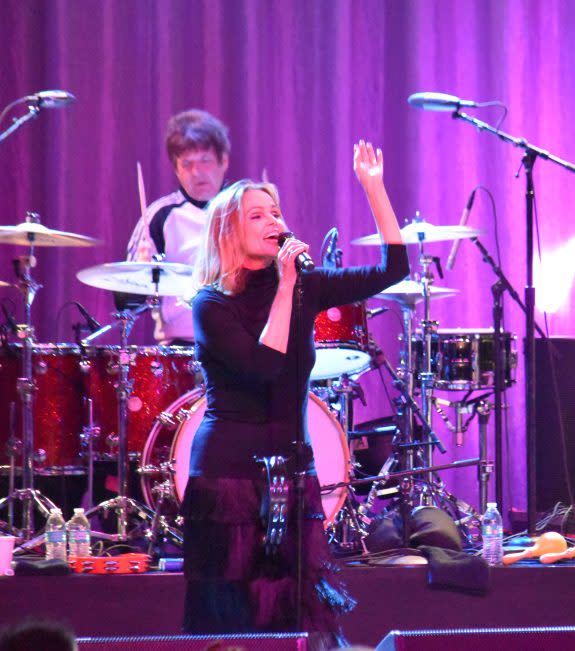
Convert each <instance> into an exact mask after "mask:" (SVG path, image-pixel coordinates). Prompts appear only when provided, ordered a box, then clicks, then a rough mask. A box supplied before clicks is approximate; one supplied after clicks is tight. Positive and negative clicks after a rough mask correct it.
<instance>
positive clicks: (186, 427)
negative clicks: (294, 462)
mask: <svg viewBox="0 0 575 651" xmlns="http://www.w3.org/2000/svg"><path fill="white" fill-rule="evenodd" d="M193 394H194V392H191V394H188V396H189V395H193ZM188 401H189V399H188ZM185 402H186V400H185V396H183V397H182V398H181V399H180V401H178V403H179V404H180V405H182V404H184V403H185ZM174 404H177V403H174ZM178 408H179V407H177V408H176V410H177V409H178ZM174 411H175V410H174ZM205 411H206V398H205V397H201V398H199V399H198V400H196V401H195V402H194V403H193V404H192V405H191V407H190V408H189V412H188V414H187V415H186V418H185V420H183V421H182V424H181V425H180V427H179V428H178V430H177V432H176V434H175V437H174V442H173V445H172V449H171V451H170V458H171V459H175V462H174V487H175V492H176V498H177V501H178V504H179V503H181V501H182V499H183V496H184V491H185V489H186V484H187V482H188V474H189V469H190V450H191V448H192V442H193V440H194V436H195V434H196V432H197V431H198V427H199V426H200V423H201V422H202V418H203V417H204V413H205ZM307 422H308V429H309V434H310V438H311V443H312V447H313V452H314V458H315V466H316V470H317V475H318V479H319V483H320V486H327V485H329V484H337V483H339V482H346V481H348V479H349V466H350V460H349V450H348V447H347V440H346V436H345V434H344V431H343V429H342V427H341V425H340V424H339V422H338V421H337V419H336V418H335V416H334V415H333V414H332V413H331V412H330V411H329V409H328V408H327V406H326V405H325V404H324V403H323V402H322V401H321V400H320V399H319V398H318V397H317V396H315V395H314V394H313V393H310V394H309V400H308V406H307ZM148 456H149V455H148ZM144 458H147V456H146V454H144ZM345 496H346V488H345V486H344V487H340V488H336V489H334V490H333V491H330V492H329V493H322V497H321V501H322V506H323V510H324V513H325V516H326V519H325V521H324V526H326V527H327V526H329V525H330V524H331V523H332V522H333V521H334V519H335V516H336V515H337V513H338V512H339V510H340V509H341V507H342V506H343V503H344V501H345Z"/></svg>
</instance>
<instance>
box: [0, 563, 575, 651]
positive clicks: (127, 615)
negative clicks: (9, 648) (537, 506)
mask: <svg viewBox="0 0 575 651" xmlns="http://www.w3.org/2000/svg"><path fill="white" fill-rule="evenodd" d="M344 576H345V579H346V581H347V584H348V587H349V590H350V592H351V593H352V594H353V596H354V597H355V598H356V599H357V600H358V605H357V607H356V608H355V610H354V611H353V612H352V613H350V614H349V615H346V616H345V617H344V618H343V624H344V629H345V632H346V635H347V637H348V639H349V640H350V642H351V643H352V644H364V645H370V646H375V645H377V643H378V642H379V641H380V640H381V639H382V638H383V637H384V636H385V635H386V634H387V633H388V632H389V631H390V630H395V629H399V630H406V629H431V628H441V629H445V628H464V627H500V626H505V627H508V626H515V627H525V626H567V625H573V624H575V567H574V566H571V565H570V566H561V565H558V566H542V565H539V566H538V565H527V566H513V567H497V568H493V569H492V573H491V588H490V590H489V592H488V594H487V595H485V596H475V595H469V594H464V593H462V592H456V591H450V590H437V589H432V588H430V587H429V586H428V585H427V568H426V567H425V566H420V565H417V566H408V567H405V566H368V567H366V566H362V567H345V568H344ZM183 597H184V579H183V576H182V575H181V574H179V573H177V574H174V573H148V574H135V575H112V576H100V575H78V574H75V575H70V576H50V577H38V576H26V577H3V578H2V579H0V604H1V607H0V624H2V625H4V624H6V623H10V622H14V621H18V620H20V619H21V618H22V617H25V616H29V615H34V616H44V617H50V618H57V619H58V620H61V621H64V622H65V623H67V624H68V625H69V626H71V627H72V628H73V630H74V631H75V632H76V634H77V635H78V636H94V635H98V636H111V635H153V634H176V633H179V632H180V620H181V612H182V604H183Z"/></svg>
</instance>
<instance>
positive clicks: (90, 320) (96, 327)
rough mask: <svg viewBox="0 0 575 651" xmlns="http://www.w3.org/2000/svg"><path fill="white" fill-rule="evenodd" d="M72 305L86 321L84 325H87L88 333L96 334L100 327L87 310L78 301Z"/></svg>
mask: <svg viewBox="0 0 575 651" xmlns="http://www.w3.org/2000/svg"><path fill="white" fill-rule="evenodd" d="M74 304H75V305H76V307H77V308H78V311H79V312H80V314H81V315H82V316H83V317H84V318H85V319H86V324H87V325H88V328H89V329H90V332H96V330H100V328H101V327H102V326H101V325H100V324H99V323H98V321H96V319H95V318H94V317H93V316H92V315H91V314H90V313H89V312H88V310H87V309H86V308H85V307H84V306H83V305H82V303H78V301H74Z"/></svg>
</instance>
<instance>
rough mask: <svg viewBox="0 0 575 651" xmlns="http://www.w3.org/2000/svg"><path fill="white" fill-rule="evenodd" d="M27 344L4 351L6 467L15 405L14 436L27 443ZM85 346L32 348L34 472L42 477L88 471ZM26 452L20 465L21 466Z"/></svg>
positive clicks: (0, 412)
mask: <svg viewBox="0 0 575 651" xmlns="http://www.w3.org/2000/svg"><path fill="white" fill-rule="evenodd" d="M22 353H23V350H22V344H8V345H6V346H4V347H2V348H0V463H2V464H8V463H9V457H8V455H7V449H6V444H7V442H8V438H9V436H10V404H11V403H14V404H15V408H14V414H15V419H14V435H15V436H16V438H17V439H20V440H21V439H22V434H23V432H22V401H21V399H20V397H19V396H18V391H17V381H18V378H20V377H22V375H23V368H22ZM80 357H81V356H80V348H79V347H78V346H75V345H73V344H67V343H66V344H34V345H33V346H32V378H33V381H34V384H35V387H36V389H35V391H34V399H33V428H34V441H33V450H34V457H35V458H34V461H33V466H34V471H35V472H36V473H37V474H66V473H76V472H82V469H81V467H80V466H81V465H82V464H81V463H80V432H81V430H82V425H83V423H82V396H83V378H82V373H81V369H80ZM21 465H22V458H21V454H20V455H19V456H17V457H16V466H18V467H21Z"/></svg>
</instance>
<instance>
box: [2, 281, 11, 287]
mask: <svg viewBox="0 0 575 651" xmlns="http://www.w3.org/2000/svg"><path fill="white" fill-rule="evenodd" d="M11 286H12V283H7V282H4V281H3V280H0V287H11Z"/></svg>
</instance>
